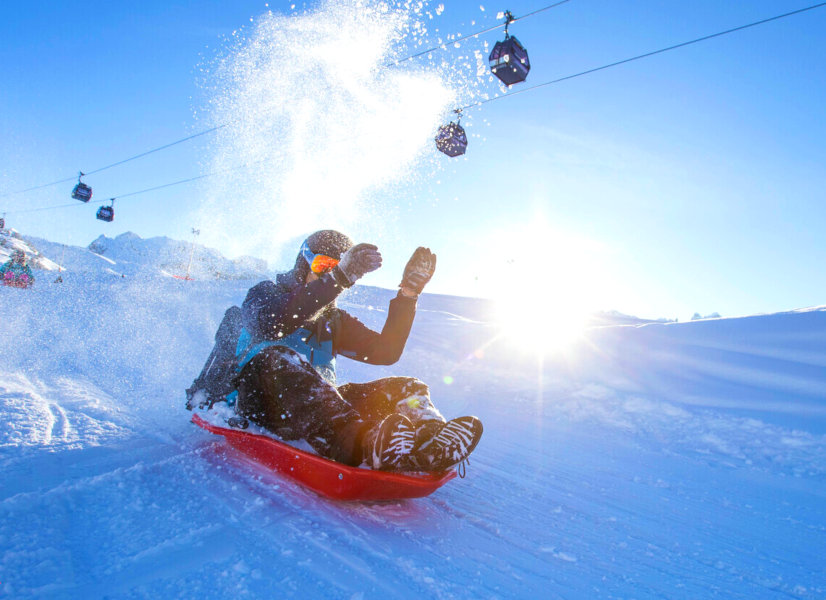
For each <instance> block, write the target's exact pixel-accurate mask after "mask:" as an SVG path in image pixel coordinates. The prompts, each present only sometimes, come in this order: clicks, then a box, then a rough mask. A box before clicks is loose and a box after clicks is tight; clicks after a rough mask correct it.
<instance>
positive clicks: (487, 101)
mask: <svg viewBox="0 0 826 600" xmlns="http://www.w3.org/2000/svg"><path fill="white" fill-rule="evenodd" d="M564 1H565V2H568V1H570V0H564ZM559 4H562V2H559V3H557V4H555V5H549V6H548V7H544V8H542V9H538V10H537V11H534V13H529V14H528V15H525V16H523V17H521V18H525V17H526V16H529V15H530V14H535V13H537V12H540V11H542V10H547V9H548V8H552V7H553V6H558V5H559ZM823 6H826V2H820V3H818V4H813V5H811V6H807V7H804V8H800V9H797V10H794V11H791V12H787V13H783V14H780V15H776V16H773V17H768V18H766V19H761V20H759V21H754V22H752V23H747V24H745V25H740V26H738V27H733V28H731V29H726V30H725V31H719V32H717V33H712V34H709V35H705V36H702V37H699V38H695V39H693V40H689V41H686V42H681V43H679V44H674V45H672V46H668V47H666V48H661V49H659V50H654V51H652V52H646V53H644V54H640V55H637V56H633V57H630V58H626V59H623V60H619V61H615V62H612V63H609V64H607V65H602V66H600V67H595V68H593V69H588V70H586V71H581V72H579V73H575V74H573V75H567V76H565V77H560V78H558V79H554V80H552V81H546V82H544V83H540V84H537V85H534V86H532V87H528V88H524V89H521V90H518V91H516V92H512V93H509V94H505V95H503V96H497V97H495V98H489V99H487V100H481V101H479V102H476V103H474V104H469V105H467V106H463V107H461V108H458V109H456V111H464V110H467V109H470V108H475V107H477V106H482V105H483V104H488V103H490V102H493V101H494V100H501V99H502V98H507V97H510V96H515V95H517V94H522V93H524V92H529V91H532V90H535V89H538V88H541V87H545V86H549V85H552V84H555V83H560V82H562V81H567V80H569V79H574V78H576V77H582V76H584V75H589V74H591V73H596V72H598V71H603V70H605V69H609V68H611V67H616V66H619V65H623V64H626V63H629V62H633V61H636V60H640V59H643V58H648V57H650V56H655V55H657V54H662V53H664V52H668V51H670V50H676V49H678V48H683V47H685V46H689V45H692V44H696V43H699V42H703V41H706V40H710V39H713V38H717V37H721V36H724V35H728V34H730V33H735V32H737V31H742V30H744V29H749V28H751V27H756V26H758V25H763V24H765V23H770V22H772V21H777V20H779V19H783V18H786V17H790V16H793V15H797V14H801V13H804V12H808V11H811V10H814V9H816V8H822V7H823ZM500 26H501V25H500ZM480 34H481V32H480ZM222 127H226V124H223V125H218V126H216V127H213V128H210V129H207V130H204V131H202V132H199V133H196V134H193V135H191V136H189V137H187V138H183V139H180V140H177V141H175V142H171V143H169V144H166V145H164V146H160V147H158V148H155V149H153V150H150V151H147V152H144V153H142V154H139V155H136V156H134V157H132V158H129V159H125V160H123V161H119V162H117V163H113V164H112V165H109V166H106V167H102V168H100V169H97V170H96V171H90V172H89V173H86V174H87V175H88V174H90V173H96V172H100V171H102V170H103V169H107V168H111V167H113V166H116V165H118V164H123V163H124V162H127V161H129V160H134V159H135V158H139V157H141V156H146V155H147V154H151V153H152V152H157V151H159V150H162V149H164V148H168V147H170V146H173V145H175V144H179V143H182V142H185V141H187V140H190V139H192V138H194V137H198V136H199V135H205V134H207V133H210V132H212V131H216V130H218V129H220V128H222ZM265 160H266V159H264V160H261V161H256V162H265ZM251 164H255V163H250V164H244V165H240V166H238V167H231V168H228V169H223V170H221V171H214V172H210V173H205V174H203V175H198V176H195V177H190V178H187V179H182V180H179V181H174V182H171V183H166V184H162V185H159V186H154V187H151V188H147V189H144V190H139V191H135V192H129V193H127V194H121V195H120V196H115V197H116V198H128V197H130V196H136V195H138V194H145V193H148V192H152V191H156V190H160V189H164V188H168V187H172V186H176V185H182V184H185V183H190V182H192V181H197V180H200V179H204V178H206V177H211V176H213V175H218V174H222V173H227V172H231V171H236V170H239V169H243V168H247V167H249V166H251ZM74 179H75V178H74V177H70V178H67V179H63V180H60V181H59V182H52V183H49V184H44V185H42V186H38V187H37V188H29V190H28V191H31V190H32V189H39V188H41V187H47V186H49V185H55V184H56V183H65V182H67V181H73V180H74ZM11 193H17V192H10V193H8V194H6V195H10V194H11ZM0 197H2V195H0ZM69 206H82V205H78V204H76V203H73V204H62V205H58V206H46V207H40V208H34V209H27V210H18V211H9V214H22V213H29V212H39V211H46V210H53V209H58V208H66V207H69Z"/></svg>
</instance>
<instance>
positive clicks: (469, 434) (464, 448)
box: [412, 417, 483, 471]
mask: <svg viewBox="0 0 826 600" xmlns="http://www.w3.org/2000/svg"><path fill="white" fill-rule="evenodd" d="M482 430H483V428H482V422H481V421H480V420H479V419H477V418H476V417H457V418H456V419H451V420H450V421H448V422H447V423H446V424H445V426H444V427H442V429H441V431H439V433H437V434H436V435H435V436H434V437H433V438H431V439H430V440H428V441H426V442H424V443H423V444H422V445H421V446H419V448H418V449H417V450H416V452H415V453H414V454H413V456H412V461H413V463H414V464H415V465H416V467H417V468H419V469H421V470H423V471H446V470H447V469H449V468H450V467H453V466H455V465H458V464H459V463H461V462H462V461H464V460H465V459H466V458H467V457H468V456H470V453H471V452H473V450H474V449H475V448H476V445H477V444H478V443H479V440H480V439H481V437H482Z"/></svg>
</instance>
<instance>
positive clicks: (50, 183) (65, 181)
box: [0, 123, 228, 212]
mask: <svg viewBox="0 0 826 600" xmlns="http://www.w3.org/2000/svg"><path fill="white" fill-rule="evenodd" d="M227 125H228V123H223V124H221V125H216V126H215V127H210V128H209V129H204V130H203V131H199V132H197V133H193V134H192V135H190V136H187V137H185V138H181V139H179V140H175V141H174V142H169V143H168V144H164V145H163V146H158V147H157V148H152V149H151V150H147V151H146V152H141V153H140V154H136V155H135V156H130V157H129V158H124V159H123V160H119V161H117V162H114V163H112V164H109V165H106V166H104V167H100V168H98V169H95V170H93V171H84V172H83V176H87V175H94V174H95V173H100V172H101V171H105V170H106V169H111V168H112V167H117V166H119V165H122V164H124V163H128V162H130V161H133V160H137V159H138V158H143V157H144V156H148V155H149V154H154V153H155V152H160V151H161V150H166V149H167V148H171V147H172V146H176V145H178V144H182V143H184V142H188V141H189V140H192V139H195V138H197V137H200V136H202V135H206V134H208V133H212V132H213V131H217V130H219V129H221V128H223V127H226V126H227ZM74 180H75V177H67V178H65V179H59V180H57V181H51V182H49V183H44V184H41V185H36V186H33V187H30V188H26V189H25V190H16V191H13V192H6V193H4V194H0V198H5V197H7V196H14V195H17V194H24V193H26V192H33V191H35V190H40V189H43V188H47V187H51V186H53V185H58V184H61V183H67V182H69V181H74ZM18 212H20V211H18Z"/></svg>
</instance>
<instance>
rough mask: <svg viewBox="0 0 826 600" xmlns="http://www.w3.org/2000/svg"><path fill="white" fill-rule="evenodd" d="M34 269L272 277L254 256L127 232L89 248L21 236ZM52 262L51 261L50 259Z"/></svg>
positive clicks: (135, 273) (182, 276) (93, 272)
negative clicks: (232, 256) (226, 253)
mask: <svg viewBox="0 0 826 600" xmlns="http://www.w3.org/2000/svg"><path fill="white" fill-rule="evenodd" d="M17 237H18V239H19V240H21V243H25V244H26V245H27V248H28V251H27V254H29V255H31V256H32V257H33V259H34V260H33V261H32V267H33V268H39V269H44V270H49V271H54V270H58V269H61V270H63V271H65V272H66V273H68V274H72V273H84V274H87V275H88V274H90V273H92V274H99V273H106V274H109V275H114V276H125V277H131V276H140V277H178V278H184V277H186V276H188V277H190V278H192V279H204V280H210V279H256V278H257V279H263V278H265V277H269V276H271V273H270V271H269V270H268V267H267V263H266V261H264V260H261V259H258V258H254V257H251V256H242V257H239V258H237V259H228V258H226V257H224V256H223V255H221V253H220V252H218V251H217V250H214V249H212V248H207V247H205V246H201V245H199V244H195V243H192V242H182V241H178V240H173V239H171V238H168V237H165V236H163V237H153V238H148V239H143V238H141V237H140V236H139V235H137V234H135V233H132V232H126V233H122V234H120V235H119V236H117V237H115V238H109V237H106V236H105V235H101V236H99V237H98V238H97V239H95V240H94V241H93V242H92V243H91V244H89V246H88V247H86V248H81V247H78V246H70V245H63V244H56V243H54V242H50V241H48V240H43V239H39V238H33V237H28V236H21V235H19V234H18V236H17ZM47 256H48V257H49V262H46V261H45V260H44V258H45V257H47Z"/></svg>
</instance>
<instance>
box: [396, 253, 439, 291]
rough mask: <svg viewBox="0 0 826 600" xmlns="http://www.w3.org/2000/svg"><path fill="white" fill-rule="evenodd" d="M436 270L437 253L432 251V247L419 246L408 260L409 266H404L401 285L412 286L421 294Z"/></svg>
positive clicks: (412, 288) (411, 287)
mask: <svg viewBox="0 0 826 600" xmlns="http://www.w3.org/2000/svg"><path fill="white" fill-rule="evenodd" d="M435 270H436V255H435V254H433V253H432V252H431V251H430V248H422V247H421V246H419V247H418V248H416V251H415V252H413V256H411V257H410V260H409V261H407V266H406V267H405V268H404V275H403V276H402V282H401V283H400V284H399V287H403V288H404V287H406V288H410V289H411V290H413V291H414V292H416V293H417V294H421V293H422V290H423V289H424V286H425V285H426V284H427V282H428V281H430V278H431V277H433V271H435Z"/></svg>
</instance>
